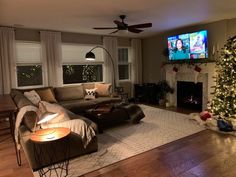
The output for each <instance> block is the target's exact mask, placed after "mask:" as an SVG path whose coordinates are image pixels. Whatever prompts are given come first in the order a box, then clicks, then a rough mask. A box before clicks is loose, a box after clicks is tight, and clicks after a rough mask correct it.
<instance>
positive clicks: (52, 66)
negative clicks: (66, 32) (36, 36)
mask: <svg viewBox="0 0 236 177" xmlns="http://www.w3.org/2000/svg"><path fill="white" fill-rule="evenodd" d="M40 37H41V45H42V55H43V57H42V58H43V66H44V67H43V69H44V72H45V73H46V74H45V76H46V77H45V78H44V80H45V83H46V85H48V86H61V85H62V53H61V51H62V49H61V33H60V32H52V31H40Z"/></svg>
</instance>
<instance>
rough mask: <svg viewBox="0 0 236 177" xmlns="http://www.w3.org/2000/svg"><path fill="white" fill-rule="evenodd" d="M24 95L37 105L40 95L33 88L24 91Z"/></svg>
mask: <svg viewBox="0 0 236 177" xmlns="http://www.w3.org/2000/svg"><path fill="white" fill-rule="evenodd" d="M24 95H25V96H26V98H28V100H30V101H31V102H32V103H33V104H34V105H38V103H39V102H40V101H41V98H40V96H39V95H38V94H37V92H36V91H35V90H31V91H29V92H24Z"/></svg>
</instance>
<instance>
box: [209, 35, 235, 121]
mask: <svg viewBox="0 0 236 177" xmlns="http://www.w3.org/2000/svg"><path fill="white" fill-rule="evenodd" d="M216 67H217V68H216V71H217V76H216V86H215V90H214V93H213V94H214V96H213V99H212V102H211V110H212V112H213V115H216V116H219V117H221V118H225V119H229V118H235V119H236V36H234V37H232V38H230V39H228V40H227V43H226V44H225V45H224V48H223V49H222V52H221V56H220V59H219V60H218V61H217V62H216Z"/></svg>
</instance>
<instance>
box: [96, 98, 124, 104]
mask: <svg viewBox="0 0 236 177" xmlns="http://www.w3.org/2000/svg"><path fill="white" fill-rule="evenodd" d="M116 102H121V98H119V97H98V98H96V99H95V100H94V103H95V104H96V105H98V104H108V103H116Z"/></svg>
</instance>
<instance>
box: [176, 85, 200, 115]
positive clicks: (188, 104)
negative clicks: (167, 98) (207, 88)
mask: <svg viewBox="0 0 236 177" xmlns="http://www.w3.org/2000/svg"><path fill="white" fill-rule="evenodd" d="M202 91H203V85H202V83H197V84H195V83H194V82H185V81H177V107H179V108H186V109H190V110H195V111H202V102H203V100H202V97H203V93H202Z"/></svg>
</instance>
